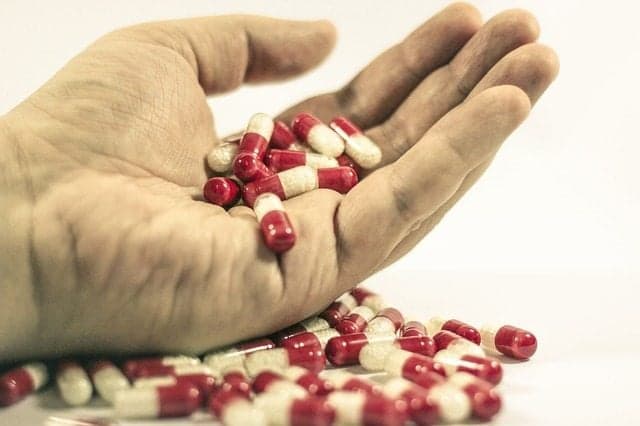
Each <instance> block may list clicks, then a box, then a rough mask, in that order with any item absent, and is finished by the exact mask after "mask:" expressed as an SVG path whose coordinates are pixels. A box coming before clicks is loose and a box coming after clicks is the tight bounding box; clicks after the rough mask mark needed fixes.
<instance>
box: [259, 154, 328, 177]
mask: <svg viewBox="0 0 640 426" xmlns="http://www.w3.org/2000/svg"><path fill="white" fill-rule="evenodd" d="M264 164H265V165H266V166H267V167H269V169H270V170H271V171H273V172H281V171H283V170H289V169H292V168H294V167H298V166H309V167H311V168H314V169H326V168H329V167H338V161H337V160H336V159H335V158H331V157H327V156H326V155H322V154H316V153H313V152H304V151H283V150H280V149H271V150H269V151H268V152H267V155H266V156H265V159H264Z"/></svg>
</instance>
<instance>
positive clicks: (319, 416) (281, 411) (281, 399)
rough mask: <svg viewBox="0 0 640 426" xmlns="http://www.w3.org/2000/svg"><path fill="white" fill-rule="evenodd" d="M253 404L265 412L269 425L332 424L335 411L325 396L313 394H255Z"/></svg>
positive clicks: (307, 425) (330, 425)
mask: <svg viewBox="0 0 640 426" xmlns="http://www.w3.org/2000/svg"><path fill="white" fill-rule="evenodd" d="M254 404H255V406H256V407H257V408H258V409H259V410H260V411H261V412H263V413H264V414H265V416H266V418H267V422H268V423H269V424H270V425H279V426H310V425H312V426H332V425H334V424H335V423H334V422H335V417H336V415H335V411H334V409H333V408H332V407H331V406H330V405H329V404H328V403H327V401H326V399H325V398H320V397H315V396H309V395H307V396H303V397H297V398H296V397H290V396H287V395H282V394H275V393H270V392H269V393H262V394H260V395H258V396H256V398H255V400H254Z"/></svg>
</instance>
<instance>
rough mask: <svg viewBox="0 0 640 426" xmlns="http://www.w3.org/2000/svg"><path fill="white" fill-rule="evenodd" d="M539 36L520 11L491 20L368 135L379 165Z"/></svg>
mask: <svg viewBox="0 0 640 426" xmlns="http://www.w3.org/2000/svg"><path fill="white" fill-rule="evenodd" d="M538 32H539V31H538V25H537V22H536V20H535V18H534V17H533V16H532V15H531V14H530V13H528V12H525V11H522V10H511V11H507V12H503V13H501V14H499V15H497V16H495V17H494V18H492V19H490V20H489V21H488V22H487V23H486V24H485V25H484V26H483V27H482V28H481V29H480V30H479V31H478V32H477V33H476V34H475V35H474V36H473V38H472V39H471V40H470V41H469V43H467V45H465V46H464V48H462V50H460V51H459V52H458V54H457V55H456V57H455V58H454V59H453V60H452V61H451V63H449V64H448V65H447V66H446V67H442V68H440V69H439V70H437V71H435V72H433V73H432V74H431V75H429V77H427V78H426V79H425V80H424V81H423V82H422V83H420V85H419V86H418V87H417V88H416V89H415V90H414V91H413V92H412V93H411V94H410V95H409V97H408V98H407V99H406V101H405V102H404V103H403V104H402V105H401V106H400V107H399V108H398V109H397V110H396V111H395V112H394V114H393V115H392V116H391V117H390V118H389V119H388V120H387V121H386V122H385V123H382V124H381V125H379V126H378V127H375V128H373V129H371V130H370V131H369V132H368V134H369V136H370V137H371V138H373V140H376V141H379V144H380V145H381V149H382V152H383V162H382V164H388V163H390V162H392V161H395V160H396V159H397V158H399V157H400V156H401V155H402V154H403V153H404V152H406V151H407V150H408V149H409V148H410V147H411V146H412V145H413V144H414V143H416V141H417V140H418V139H419V138H420V137H421V136H422V134H424V132H426V131H427V129H429V127H431V126H432V125H433V123H435V122H436V121H437V120H438V119H439V118H440V117H442V116H443V115H444V114H445V113H447V112H448V111H449V110H450V109H452V108H453V107H455V106H456V105H458V104H459V103H460V102H462V101H463V100H464V99H465V98H466V97H467V95H468V94H469V93H470V92H471V90H472V89H473V88H474V86H476V84H477V83H478V82H479V81H480V80H481V79H482V78H483V77H484V75H485V74H486V73H487V72H488V71H489V70H490V69H491V68H492V67H493V66H494V65H495V64H496V63H497V62H498V61H500V60H501V58H503V57H504V56H505V55H507V54H508V53H509V52H511V51H512V50H513V49H516V48H517V47H519V46H521V45H524V44H527V43H531V42H533V41H534V40H535V39H536V38H537V37H538Z"/></svg>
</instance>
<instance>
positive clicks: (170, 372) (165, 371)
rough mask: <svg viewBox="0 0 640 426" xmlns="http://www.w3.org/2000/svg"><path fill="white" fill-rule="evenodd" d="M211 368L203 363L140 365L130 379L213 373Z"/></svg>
mask: <svg viewBox="0 0 640 426" xmlns="http://www.w3.org/2000/svg"><path fill="white" fill-rule="evenodd" d="M211 373H212V371H211V368H209V367H208V366H206V365H203V364H195V365H146V366H141V367H138V368H137V369H136V370H135V372H134V375H132V376H128V378H129V379H130V380H132V381H133V380H134V379H138V378H141V377H153V376H184V375H186V374H211Z"/></svg>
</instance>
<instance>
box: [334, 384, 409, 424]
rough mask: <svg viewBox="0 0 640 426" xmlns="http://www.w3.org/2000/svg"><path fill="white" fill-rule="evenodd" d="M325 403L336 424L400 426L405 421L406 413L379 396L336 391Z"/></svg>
mask: <svg viewBox="0 0 640 426" xmlns="http://www.w3.org/2000/svg"><path fill="white" fill-rule="evenodd" d="M327 402H328V404H329V406H330V407H332V408H333V410H334V411H335V423H336V424H348V425H371V426H373V425H387V426H396V425H397V426H400V425H403V424H405V422H406V421H407V414H406V411H403V410H400V409H398V407H396V405H395V404H394V403H393V401H391V400H389V399H388V398H386V397H383V396H380V395H371V394H365V393H362V392H344V391H336V392H332V393H330V394H329V395H328V396H327Z"/></svg>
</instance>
